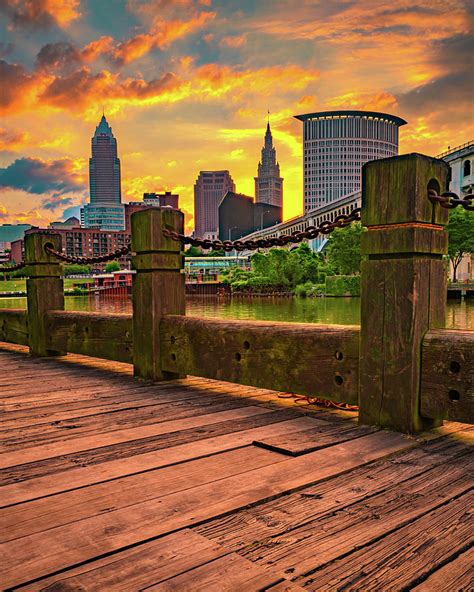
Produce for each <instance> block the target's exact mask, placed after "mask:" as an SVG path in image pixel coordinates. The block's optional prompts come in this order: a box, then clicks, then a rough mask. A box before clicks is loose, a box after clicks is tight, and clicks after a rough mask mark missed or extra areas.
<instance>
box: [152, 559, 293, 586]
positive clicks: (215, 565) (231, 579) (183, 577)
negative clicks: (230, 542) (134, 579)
mask: <svg viewBox="0 0 474 592" xmlns="http://www.w3.org/2000/svg"><path fill="white" fill-rule="evenodd" d="M281 579H282V578H281V577H280V576H278V575H276V574H273V573H271V572H270V571H266V570H264V569H262V568H261V567H258V566H257V565H255V564H254V563H250V561H246V560H245V559H242V557H240V555H237V554H236V553H232V554H230V555H225V556H224V557H219V558H218V559H214V560H213V561H210V562H209V563H206V564H204V565H200V566H199V567H195V568H194V569H191V570H189V571H187V572H185V573H182V574H180V575H178V576H175V577H173V578H169V579H167V580H166V581H162V582H161V583H158V584H155V585H154V586H149V587H148V588H146V589H147V590H149V591H150V592H151V591H152V590H153V591H154V592H171V591H172V590H186V589H189V586H192V588H193V589H194V590H207V591H208V592H237V591H238V590H247V591H249V592H250V591H253V590H255V591H257V590H262V589H265V590H267V589H268V587H270V586H273V585H274V584H275V583H277V582H279V581H281Z"/></svg>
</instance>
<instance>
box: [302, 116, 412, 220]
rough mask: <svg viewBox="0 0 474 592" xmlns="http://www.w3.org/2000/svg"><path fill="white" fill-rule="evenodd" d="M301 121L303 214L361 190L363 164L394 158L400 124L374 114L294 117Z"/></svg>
mask: <svg viewBox="0 0 474 592" xmlns="http://www.w3.org/2000/svg"><path fill="white" fill-rule="evenodd" d="M295 117H296V119H299V120H300V121H302V122H303V146H304V154H303V166H304V169H303V171H304V172H303V188H304V211H305V212H308V211H310V210H314V209H316V208H320V207H322V206H324V205H326V204H328V203H331V202H332V201H334V200H336V199H339V198H341V197H344V196H345V195H348V194H350V193H354V192H355V191H359V190H360V188H361V170H362V165H363V164H364V163H366V162H368V161H369V160H376V159H378V158H387V157H389V156H396V155H397V154H398V128H399V127H400V126H402V125H405V124H406V121H405V120H404V119H401V118H400V117H396V116H394V115H387V114H386V113H377V112H376V111H323V112H320V113H308V114H306V115H296V116H295Z"/></svg>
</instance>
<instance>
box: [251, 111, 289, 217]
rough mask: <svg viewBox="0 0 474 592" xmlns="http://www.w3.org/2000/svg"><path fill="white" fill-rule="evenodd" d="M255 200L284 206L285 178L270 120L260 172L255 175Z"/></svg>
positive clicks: (259, 166) (259, 164) (259, 167)
mask: <svg viewBox="0 0 474 592" xmlns="http://www.w3.org/2000/svg"><path fill="white" fill-rule="evenodd" d="M255 200H256V202H257V203H267V204H270V205H272V206H278V207H279V208H281V207H282V206H283V179H282V177H280V165H279V164H278V162H277V160H276V150H275V148H274V147H273V138H272V132H271V130H270V121H268V123H267V131H266V133H265V145H264V147H263V148H262V159H261V161H260V162H259V163H258V174H257V176H256V177H255Z"/></svg>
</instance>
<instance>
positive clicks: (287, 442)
mask: <svg viewBox="0 0 474 592" xmlns="http://www.w3.org/2000/svg"><path fill="white" fill-rule="evenodd" d="M327 428H328V426H321V427H319V428H315V429H311V430H307V431H305V432H297V433H294V434H285V435H284V436H276V437H272V438H266V439H265V440H255V441H254V444H255V445H256V446H261V447H262V448H268V449H269V450H275V451H276V452H280V453H282V454H289V455H290V456H300V455H301V454H308V453H309V452H314V451H315V450H319V449H320V448H326V447H328V446H334V445H335V444H340V443H341V442H346V441H347V440H354V439H356V438H360V437H361V436H365V435H367V434H371V433H373V432H376V431H377V430H378V429H379V428H377V427H375V426H365V427H357V426H353V425H348V426H347V427H342V426H336V427H335V428H333V429H329V430H328V429H327Z"/></svg>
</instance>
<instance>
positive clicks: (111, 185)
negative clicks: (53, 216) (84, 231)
mask: <svg viewBox="0 0 474 592" xmlns="http://www.w3.org/2000/svg"><path fill="white" fill-rule="evenodd" d="M91 144H92V157H91V158H90V159H89V188H90V204H87V205H85V206H84V208H83V209H82V210H81V222H82V225H83V226H86V227H89V228H91V227H93V228H100V229H101V230H123V229H124V228H125V213H124V206H123V204H122V193H121V185H120V159H119V158H118V154H117V140H116V139H115V136H114V135H113V133H112V128H111V127H110V125H109V124H108V122H107V119H106V118H105V115H102V119H101V120H100V122H99V125H98V126H97V127H96V128H95V134H94V136H93V137H92V142H91Z"/></svg>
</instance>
